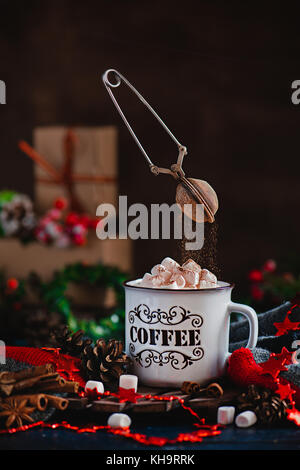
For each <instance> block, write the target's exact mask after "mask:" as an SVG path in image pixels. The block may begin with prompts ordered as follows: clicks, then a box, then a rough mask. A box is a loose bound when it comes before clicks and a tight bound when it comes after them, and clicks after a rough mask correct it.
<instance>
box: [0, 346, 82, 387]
mask: <svg viewBox="0 0 300 470" xmlns="http://www.w3.org/2000/svg"><path fill="white" fill-rule="evenodd" d="M5 351H6V357H7V358H8V357H10V358H11V359H14V360H15V361H19V362H25V363H26V364H30V365H32V366H39V365H43V364H48V363H52V364H55V365H56V366H57V368H60V369H64V368H65V367H66V365H67V364H68V362H69V361H71V362H72V363H73V364H74V366H75V367H76V369H79V366H80V359H77V358H74V357H71V356H68V355H67V354H60V355H59V359H58V361H57V358H56V356H55V354H54V353H53V352H51V351H47V350H45V349H40V348H27V347H15V346H6V349H5ZM66 370H67V369H66ZM61 375H62V376H63V377H64V376H65V374H63V373H61ZM73 377H74V379H76V381H77V382H78V383H79V385H81V386H82V387H84V386H85V380H84V379H83V378H82V377H81V375H80V372H73Z"/></svg>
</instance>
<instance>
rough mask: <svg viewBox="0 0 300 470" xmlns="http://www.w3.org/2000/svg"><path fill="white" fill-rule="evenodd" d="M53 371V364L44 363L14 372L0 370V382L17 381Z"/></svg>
mask: <svg viewBox="0 0 300 470" xmlns="http://www.w3.org/2000/svg"><path fill="white" fill-rule="evenodd" d="M54 372H55V368H54V365H53V364H44V365H41V366H36V367H31V368H28V369H22V370H18V371H15V372H12V371H3V372H0V383H3V384H10V383H14V382H18V381H20V380H24V379H27V378H29V377H37V376H43V375H48V374H52V373H54Z"/></svg>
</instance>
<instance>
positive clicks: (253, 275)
mask: <svg viewBox="0 0 300 470" xmlns="http://www.w3.org/2000/svg"><path fill="white" fill-rule="evenodd" d="M248 277H249V280H250V281H252V282H262V281H263V275H262V272H261V271H259V270H258V269H252V271H250V273H249V276H248Z"/></svg>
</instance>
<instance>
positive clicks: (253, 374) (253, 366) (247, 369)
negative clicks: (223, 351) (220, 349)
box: [227, 348, 300, 405]
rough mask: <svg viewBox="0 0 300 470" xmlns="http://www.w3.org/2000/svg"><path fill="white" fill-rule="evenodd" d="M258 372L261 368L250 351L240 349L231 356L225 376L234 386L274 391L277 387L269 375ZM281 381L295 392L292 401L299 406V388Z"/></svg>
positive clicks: (283, 380)
mask: <svg viewBox="0 0 300 470" xmlns="http://www.w3.org/2000/svg"><path fill="white" fill-rule="evenodd" d="M260 372H262V368H261V367H260V365H259V364H257V363H256V362H255V360H254V358H253V355H252V352H251V351H250V349H247V348H240V349H237V350H236V351H234V352H233V353H232V354H231V356H230V358H229V363H228V368H227V374H228V375H229V377H230V379H231V380H232V381H233V382H234V383H235V384H236V385H239V386H241V387H247V386H248V385H251V384H254V385H258V386H262V387H266V388H269V389H271V390H274V391H275V389H276V387H277V386H276V384H275V383H274V380H273V378H272V377H271V376H270V375H261V374H260ZM281 381H282V383H283V384H286V383H289V384H290V385H291V387H292V388H293V390H295V392H296V393H295V394H294V395H293V399H294V400H295V402H296V404H297V405H299V404H300V388H298V387H296V386H295V385H294V384H293V383H291V382H288V381H287V380H285V379H283V378H282V379H281Z"/></svg>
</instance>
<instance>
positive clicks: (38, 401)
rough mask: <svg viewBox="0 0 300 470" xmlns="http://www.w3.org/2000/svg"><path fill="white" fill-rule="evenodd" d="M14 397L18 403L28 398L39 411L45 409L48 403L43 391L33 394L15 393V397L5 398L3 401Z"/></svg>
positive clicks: (28, 401)
mask: <svg viewBox="0 0 300 470" xmlns="http://www.w3.org/2000/svg"><path fill="white" fill-rule="evenodd" d="M11 398H13V399H14V400H16V401H17V402H18V403H19V402H22V401H23V400H27V404H28V403H29V404H30V405H31V406H34V407H35V408H36V409H37V410H38V411H45V409H46V408H47V405H48V398H47V396H46V395H45V394H43V393H37V394H31V395H14V396H13V397H9V398H4V399H3V401H4V403H5V402H9V401H10V400H11Z"/></svg>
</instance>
